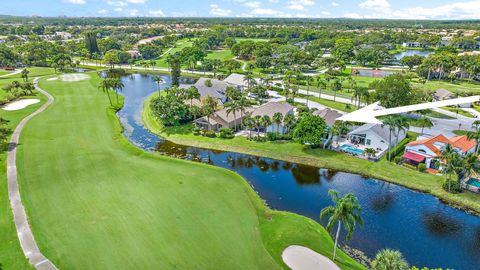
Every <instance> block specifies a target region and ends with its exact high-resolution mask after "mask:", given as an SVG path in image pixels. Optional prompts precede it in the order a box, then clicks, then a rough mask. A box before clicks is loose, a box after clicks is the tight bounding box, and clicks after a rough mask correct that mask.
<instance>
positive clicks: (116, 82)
mask: <svg viewBox="0 0 480 270" xmlns="http://www.w3.org/2000/svg"><path fill="white" fill-rule="evenodd" d="M112 88H113V90H115V95H116V98H117V104H118V91H120V92H121V91H122V90H123V88H125V85H124V84H123V83H122V81H121V80H120V79H119V78H112Z"/></svg>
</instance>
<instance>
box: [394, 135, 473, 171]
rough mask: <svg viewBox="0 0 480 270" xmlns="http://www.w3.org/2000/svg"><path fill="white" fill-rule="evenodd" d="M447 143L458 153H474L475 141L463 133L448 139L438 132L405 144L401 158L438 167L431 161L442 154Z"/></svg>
mask: <svg viewBox="0 0 480 270" xmlns="http://www.w3.org/2000/svg"><path fill="white" fill-rule="evenodd" d="M448 144H449V145H451V146H452V147H453V149H454V150H455V151H457V152H458V153H459V154H460V155H466V154H469V153H474V152H475V147H476V145H477V144H476V142H475V141H473V140H469V139H468V138H467V136H465V135H462V136H455V137H452V138H450V139H449V138H447V137H445V136H444V135H442V134H439V135H437V136H434V137H427V138H425V137H424V138H420V139H418V140H416V141H414V142H410V143H408V144H407V145H406V146H405V154H404V155H403V159H404V161H405V162H407V163H409V164H412V165H415V166H416V165H418V164H419V163H425V165H426V167H427V168H432V169H438V167H439V164H438V163H436V162H433V161H434V160H435V159H436V158H437V157H439V156H441V155H442V150H443V149H445V147H446V146H447V145H448Z"/></svg>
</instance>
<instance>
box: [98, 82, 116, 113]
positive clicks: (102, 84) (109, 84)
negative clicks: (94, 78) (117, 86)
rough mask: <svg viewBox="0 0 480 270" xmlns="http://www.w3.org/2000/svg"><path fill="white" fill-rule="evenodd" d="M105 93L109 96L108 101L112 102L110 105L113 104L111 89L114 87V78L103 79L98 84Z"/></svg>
mask: <svg viewBox="0 0 480 270" xmlns="http://www.w3.org/2000/svg"><path fill="white" fill-rule="evenodd" d="M98 88H99V89H101V90H102V91H103V92H104V93H106V94H107V96H108V101H109V102H110V106H112V105H113V104H112V99H111V98H110V94H109V91H110V89H111V88H112V80H111V79H110V78H106V79H103V80H102V81H101V82H100V85H99V86H98Z"/></svg>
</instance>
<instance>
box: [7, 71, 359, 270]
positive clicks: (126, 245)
mask: <svg viewBox="0 0 480 270" xmlns="http://www.w3.org/2000/svg"><path fill="white" fill-rule="evenodd" d="M90 74H91V75H92V76H94V79H92V80H87V81H81V82H74V83H72V82H70V83H69V82H61V81H46V80H42V81H41V87H42V88H44V89H45V90H47V91H49V92H50V93H51V94H52V95H54V96H55V99H56V101H55V103H54V104H53V105H52V106H51V107H50V108H49V109H47V110H46V111H45V112H43V113H42V114H41V115H39V116H37V117H35V118H34V119H32V121H31V122H30V123H29V124H28V125H27V126H26V128H25V130H24V133H22V137H21V142H22V143H21V145H20V146H19V148H18V154H19V156H18V161H17V164H18V165H17V166H18V168H19V179H20V189H21V192H22V198H23V200H24V204H25V205H26V208H27V212H28V216H29V220H30V223H31V225H32V227H33V231H34V234H35V237H36V239H37V241H38V242H39V245H40V248H41V250H42V252H43V253H44V254H45V255H46V256H47V257H49V258H50V259H51V260H52V261H53V262H54V263H55V264H56V265H57V266H58V267H59V268H60V269H172V268H178V269H208V268H212V267H214V268H217V269H278V268H280V266H281V267H285V265H284V264H283V263H282V262H281V258H280V254H281V253H280V252H281V251H282V250H283V249H284V248H286V247H287V246H288V245H290V244H300V245H305V246H308V247H310V248H313V249H315V250H317V251H318V252H320V253H322V254H325V255H327V256H331V254H332V251H333V242H332V240H331V238H330V237H329V236H328V234H327V233H326V231H325V230H324V229H323V228H322V227H321V226H320V225H318V223H316V222H313V221H312V220H310V219H307V218H305V217H301V216H298V215H294V214H289V213H284V212H276V211H272V210H269V209H268V208H267V207H265V205H264V204H263V202H262V201H261V200H260V198H259V197H258V196H257V195H256V193H255V192H254V191H253V190H252V189H251V188H250V186H249V185H248V184H247V182H246V181H245V180H244V179H242V178H241V177H240V176H238V175H237V174H235V173H233V172H230V171H227V170H224V169H220V168H217V167H213V166H209V165H203V164H198V163H192V162H188V161H183V160H176V159H172V158H167V157H162V156H159V155H156V154H150V153H145V152H143V151H141V150H139V149H137V148H135V147H133V146H132V145H130V144H129V143H128V142H127V141H126V139H125V138H124V137H123V135H121V134H120V124H119V122H118V120H117V119H116V116H115V114H114V113H113V110H111V109H110V110H107V109H106V108H107V106H108V100H107V98H106V97H105V95H104V94H103V93H101V92H100V91H98V89H97V85H98V82H99V79H98V78H97V77H96V74H95V73H90ZM187 167H188V170H186V169H185V168H187ZM339 265H340V267H342V269H364V268H363V267H361V266H360V265H359V264H358V263H356V262H354V261H353V260H351V259H350V258H348V257H347V256H346V255H345V254H343V253H340V259H339ZM7 269H9V268H7Z"/></svg>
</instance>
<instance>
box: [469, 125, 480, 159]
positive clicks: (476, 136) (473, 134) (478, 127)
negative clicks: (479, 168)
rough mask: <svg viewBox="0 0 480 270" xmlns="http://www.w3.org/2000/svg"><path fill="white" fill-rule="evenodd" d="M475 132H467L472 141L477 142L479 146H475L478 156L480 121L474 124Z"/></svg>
mask: <svg viewBox="0 0 480 270" xmlns="http://www.w3.org/2000/svg"><path fill="white" fill-rule="evenodd" d="M472 128H473V131H470V132H467V137H468V139H470V140H475V142H476V143H477V145H476V146H475V153H476V154H478V150H479V148H480V147H479V143H480V120H475V121H474V122H473V124H472Z"/></svg>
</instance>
